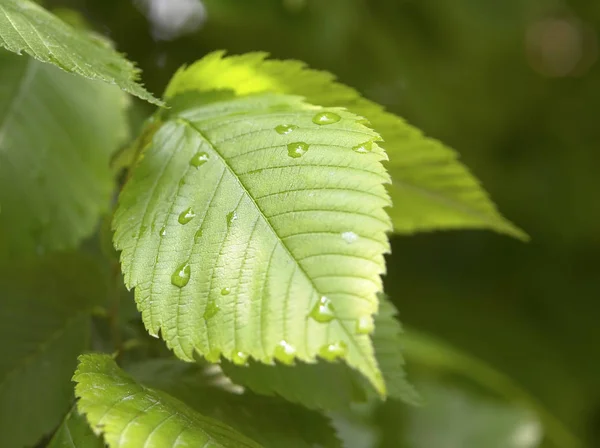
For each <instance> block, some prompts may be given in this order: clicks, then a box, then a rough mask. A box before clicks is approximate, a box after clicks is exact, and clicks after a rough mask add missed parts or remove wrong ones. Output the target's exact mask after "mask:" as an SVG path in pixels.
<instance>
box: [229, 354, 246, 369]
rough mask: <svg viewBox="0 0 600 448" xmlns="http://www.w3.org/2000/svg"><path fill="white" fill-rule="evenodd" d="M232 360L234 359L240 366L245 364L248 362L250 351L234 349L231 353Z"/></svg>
mask: <svg viewBox="0 0 600 448" xmlns="http://www.w3.org/2000/svg"><path fill="white" fill-rule="evenodd" d="M231 360H232V361H233V363H234V364H237V365H238V366H243V365H244V364H246V363H247V362H248V353H246V352H241V351H234V352H233V354H232V355H231Z"/></svg>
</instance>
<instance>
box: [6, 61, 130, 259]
mask: <svg viewBox="0 0 600 448" xmlns="http://www.w3.org/2000/svg"><path fill="white" fill-rule="evenodd" d="M126 106H127V97H126V96H125V94H124V93H123V92H121V91H120V90H119V89H117V88H115V87H113V86H108V85H106V84H103V83H98V82H93V81H89V80H87V79H84V78H81V77H77V76H73V75H70V74H68V73H64V72H62V71H61V70H59V69H57V68H55V67H53V66H51V65H48V64H42V63H40V62H37V61H36V60H34V59H31V58H28V57H19V56H17V55H14V54H11V53H8V52H6V51H4V50H0V208H1V211H0V258H4V259H7V258H8V259H14V258H15V257H17V256H24V255H31V254H35V253H38V254H39V253H40V252H45V251H50V250H57V249H65V248H70V247H73V246H75V245H76V244H77V243H78V242H79V241H80V240H81V239H82V238H83V237H86V236H88V235H89V234H91V233H92V231H93V230H94V228H95V227H96V225H97V222H98V218H99V216H100V214H101V213H102V212H104V211H106V210H107V208H108V206H109V204H110V198H111V193H112V190H113V188H114V185H113V184H114V182H113V177H112V174H111V171H110V168H109V160H110V156H111V154H112V153H113V152H114V151H116V150H117V148H118V147H119V145H121V144H122V143H123V141H124V139H125V138H126V137H127V132H128V130H127V124H126V114H125V108H126Z"/></svg>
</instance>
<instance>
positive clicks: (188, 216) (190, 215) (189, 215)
mask: <svg viewBox="0 0 600 448" xmlns="http://www.w3.org/2000/svg"><path fill="white" fill-rule="evenodd" d="M195 217H196V213H194V210H192V209H191V207H190V208H188V209H186V210H184V211H182V212H181V213H180V215H179V219H178V221H179V224H187V223H188V222H190V221H191V220H192V219H194V218H195Z"/></svg>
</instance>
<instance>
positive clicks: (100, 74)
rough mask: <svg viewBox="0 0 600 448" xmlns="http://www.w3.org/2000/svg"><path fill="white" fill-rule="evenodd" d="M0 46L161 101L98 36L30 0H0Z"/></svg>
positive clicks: (136, 71)
mask: <svg viewBox="0 0 600 448" xmlns="http://www.w3.org/2000/svg"><path fill="white" fill-rule="evenodd" d="M0 46H2V47H4V48H6V49H7V50H9V51H12V52H14V53H18V54H21V52H23V51H24V52H25V53H27V54H29V55H30V56H32V57H34V58H35V59H37V60H38V61H42V62H47V63H50V64H54V65H56V66H57V67H60V68H61V69H63V70H65V71H67V72H70V73H75V74H77V75H81V76H84V77H86V78H89V79H96V80H101V81H104V82H107V83H109V84H116V85H118V86H119V87H120V88H121V89H123V90H124V91H126V92H129V93H131V94H132V95H135V96H137V97H139V98H141V99H143V100H146V101H149V102H150V103H153V104H158V105H160V104H162V102H161V101H160V100H158V99H156V98H154V97H153V96H152V95H151V94H150V93H148V92H147V91H146V90H145V89H144V88H143V87H142V86H141V85H140V84H139V83H138V78H139V71H138V70H137V69H136V68H135V66H134V65H133V64H132V63H131V62H129V61H128V60H127V59H125V58H124V57H123V56H122V55H120V54H119V53H117V52H116V51H114V50H113V49H112V48H111V47H110V45H109V44H107V43H106V42H105V41H104V40H103V39H102V38H100V37H97V36H95V35H93V34H91V33H86V32H84V31H82V30H78V29H74V28H72V27H71V26H69V25H67V24H66V23H64V22H63V21H62V20H60V19H59V18H58V17H56V16H54V15H52V14H51V13H49V12H48V11H46V10H45V9H44V8H42V7H41V6H39V5H38V4H37V3H35V2H33V1H31V0H0Z"/></svg>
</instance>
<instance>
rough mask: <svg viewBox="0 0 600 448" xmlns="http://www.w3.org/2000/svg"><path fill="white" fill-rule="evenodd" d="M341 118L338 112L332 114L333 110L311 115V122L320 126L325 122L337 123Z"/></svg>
mask: <svg viewBox="0 0 600 448" xmlns="http://www.w3.org/2000/svg"><path fill="white" fill-rule="evenodd" d="M341 119H342V117H340V116H339V115H338V114H334V113H333V112H319V113H318V114H317V115H315V116H314V117H313V119H312V121H313V123H315V124H318V125H321V126H322V125H326V124H333V123H337V122H338V121H340V120H341Z"/></svg>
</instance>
